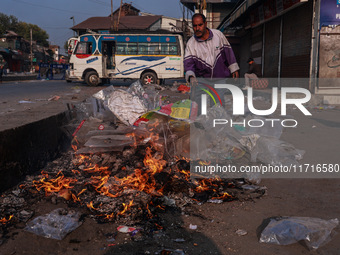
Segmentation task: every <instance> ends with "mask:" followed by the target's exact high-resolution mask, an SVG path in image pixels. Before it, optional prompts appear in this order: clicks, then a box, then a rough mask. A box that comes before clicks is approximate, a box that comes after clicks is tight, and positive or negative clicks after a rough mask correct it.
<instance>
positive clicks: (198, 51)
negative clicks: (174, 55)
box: [184, 13, 240, 83]
mask: <svg viewBox="0 0 340 255" xmlns="http://www.w3.org/2000/svg"><path fill="white" fill-rule="evenodd" d="M192 26H193V29H194V36H192V37H191V38H190V39H189V41H188V43H187V47H186V50H185V56H184V69H185V72H186V74H185V78H186V80H187V81H188V82H190V83H193V82H194V83H195V82H197V80H196V77H203V78H228V77H230V76H232V77H233V78H238V77H239V72H238V70H239V69H240V68H239V66H238V64H237V62H236V58H235V55H234V52H233V50H232V48H231V46H230V44H229V42H228V40H227V38H226V37H225V36H224V34H223V33H222V32H221V31H219V30H216V29H209V28H208V27H207V21H206V18H205V16H204V15H203V14H200V13H196V14H194V15H193V16H192Z"/></svg>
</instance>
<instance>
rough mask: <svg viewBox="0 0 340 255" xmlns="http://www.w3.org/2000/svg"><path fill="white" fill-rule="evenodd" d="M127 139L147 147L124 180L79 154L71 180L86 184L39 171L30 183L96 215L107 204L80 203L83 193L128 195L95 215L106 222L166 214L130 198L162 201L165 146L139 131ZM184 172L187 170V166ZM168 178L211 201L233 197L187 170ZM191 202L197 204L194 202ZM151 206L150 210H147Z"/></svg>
mask: <svg viewBox="0 0 340 255" xmlns="http://www.w3.org/2000/svg"><path fill="white" fill-rule="evenodd" d="M158 124H159V123H157V121H156V122H155V123H153V125H152V126H151V130H156V129H157V125H158ZM137 134H138V135H137ZM127 136H128V137H132V138H133V139H132V140H133V141H134V145H133V146H132V147H135V148H137V145H138V141H139V142H140V141H142V144H143V146H144V145H145V144H146V145H148V147H146V149H145V157H144V159H143V165H144V166H143V167H140V166H138V168H136V169H134V170H133V171H131V170H132V169H130V168H129V166H122V167H121V168H120V169H119V171H120V173H124V174H125V173H126V174H127V175H126V176H124V177H118V175H113V174H112V169H110V167H108V166H100V165H98V164H94V163H92V162H91V156H86V155H81V154H79V155H75V156H74V159H73V163H74V165H75V166H76V167H78V169H73V170H72V173H73V174H74V176H80V177H82V175H83V174H86V175H85V176H88V175H89V174H90V175H91V176H90V179H88V178H85V180H86V181H84V182H83V183H78V180H77V179H76V178H69V177H65V176H64V174H63V173H62V172H61V171H60V172H59V173H58V174H57V175H56V177H55V178H54V179H53V178H51V177H50V176H49V174H48V173H46V172H44V171H42V172H41V174H42V178H41V179H40V180H38V181H33V185H34V187H35V188H36V189H37V190H38V191H41V190H42V191H44V192H45V194H46V196H47V195H50V194H52V193H57V194H58V195H59V196H61V197H63V198H65V199H66V200H71V201H73V202H74V203H79V204H81V205H84V206H87V208H88V209H90V210H92V211H96V212H97V213H101V212H103V211H105V210H107V208H105V206H106V204H105V202H104V205H103V204H102V203H98V204H96V206H95V205H94V202H93V201H91V202H86V200H84V202H82V200H81V198H82V199H83V197H85V199H86V196H85V195H84V193H85V192H86V191H89V192H91V190H95V191H96V192H97V193H99V194H100V195H101V196H107V197H109V198H117V199H120V198H123V199H125V197H127V194H130V195H128V196H129V198H128V199H126V200H125V201H126V202H120V204H119V203H117V204H118V205H117V204H115V203H114V205H113V206H112V211H109V213H107V211H106V214H105V215H98V216H101V217H103V218H104V219H106V220H113V219H116V218H117V217H121V216H125V215H128V214H129V212H131V211H132V209H133V208H134V209H137V208H138V210H137V211H143V212H145V214H146V215H147V217H150V218H152V217H153V214H152V208H153V209H160V210H162V211H165V208H166V207H165V206H163V205H160V204H159V203H158V202H156V203H155V204H154V203H153V202H152V201H149V202H147V203H146V204H145V208H143V206H140V205H139V204H138V202H134V200H132V199H131V194H133V195H134V196H139V195H140V194H147V195H149V196H151V197H152V198H157V197H162V196H163V194H164V190H165V186H166V184H167V183H168V182H170V184H171V180H170V181H168V180H167V179H165V181H164V183H163V182H158V181H157V178H158V177H157V176H160V173H162V172H163V171H164V168H165V167H166V166H167V164H168V163H167V161H166V160H165V159H164V157H163V151H164V146H163V145H162V144H161V143H160V142H159V135H158V134H156V133H152V132H145V131H141V132H136V133H130V134H127ZM74 141H75V142H76V144H77V145H78V144H79V143H78V141H77V140H76V139H74ZM77 145H74V144H73V145H72V147H73V149H74V150H75V151H76V150H77ZM130 146H131V145H130ZM177 160H178V161H183V163H184V166H185V165H188V164H189V163H190V160H189V159H187V158H183V159H178V158H177ZM200 164H208V162H204V161H201V162H200ZM80 166H82V167H80ZM184 168H186V166H185V167H184ZM128 173H129V174H128ZM167 174H168V175H169V176H171V177H172V179H179V180H183V181H186V182H187V183H188V184H189V185H188V186H190V190H192V191H194V193H195V194H199V193H203V192H206V193H207V194H208V196H209V197H210V198H211V199H221V200H227V199H228V200H230V199H232V195H230V194H228V193H227V192H223V190H221V189H220V188H219V187H220V186H221V185H222V184H223V182H222V180H219V179H198V180H191V179H190V170H183V169H179V168H178V167H177V168H176V167H175V168H171V170H170V172H169V171H168V172H167ZM120 176H121V175H120ZM76 184H82V185H85V187H83V188H81V187H80V189H77V191H76V192H75V191H72V192H71V189H72V188H74V185H76ZM222 186H223V185H222ZM79 190H81V191H79ZM134 192H135V193H134ZM86 194H87V193H86ZM201 197H204V194H203V196H201ZM205 197H207V196H205ZM193 199H194V200H196V199H195V198H193ZM135 200H136V199H135ZM117 201H119V200H117ZM127 201H128V202H127ZM196 201H198V200H196ZM198 202H199V201H198ZM151 206H152V208H150V207H151ZM3 221H4V219H3Z"/></svg>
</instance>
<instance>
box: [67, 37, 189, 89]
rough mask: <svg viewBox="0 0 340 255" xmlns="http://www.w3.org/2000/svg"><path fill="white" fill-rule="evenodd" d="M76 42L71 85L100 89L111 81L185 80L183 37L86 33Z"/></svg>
mask: <svg viewBox="0 0 340 255" xmlns="http://www.w3.org/2000/svg"><path fill="white" fill-rule="evenodd" d="M74 42H75V43H76V45H75V47H74V49H73V50H72V53H71V56H70V61H69V62H70V67H69V69H68V71H67V75H66V81H68V82H71V81H73V80H77V81H85V82H86V83H87V84H88V85H89V86H97V85H99V84H101V83H109V81H110V80H111V79H140V80H141V82H142V84H143V85H147V84H153V83H158V84H159V82H160V81H162V80H164V79H176V78H183V77H184V66H183V58H184V45H183V38H182V36H181V35H180V34H160V33H154V34H152V33H150V32H148V33H147V34H143V33H139V34H131V33H122V34H84V35H81V36H79V37H78V38H77V40H72V43H74ZM70 48H72V47H70Z"/></svg>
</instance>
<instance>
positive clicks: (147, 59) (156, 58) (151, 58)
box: [120, 56, 165, 64]
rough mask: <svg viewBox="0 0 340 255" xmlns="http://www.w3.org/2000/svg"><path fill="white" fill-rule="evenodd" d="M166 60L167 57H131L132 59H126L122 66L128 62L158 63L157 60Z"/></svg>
mask: <svg viewBox="0 0 340 255" xmlns="http://www.w3.org/2000/svg"><path fill="white" fill-rule="evenodd" d="M164 58H165V57H154V56H141V57H130V58H126V59H124V60H123V61H121V62H120V64H121V63H124V62H126V61H129V60H142V61H156V60H161V59H164Z"/></svg>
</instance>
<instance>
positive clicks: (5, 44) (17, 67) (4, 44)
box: [0, 31, 30, 72]
mask: <svg viewBox="0 0 340 255" xmlns="http://www.w3.org/2000/svg"><path fill="white" fill-rule="evenodd" d="M29 53H30V43H29V42H28V41H26V40H25V39H23V37H22V36H20V35H18V34H16V33H15V32H13V31H6V34H4V35H3V36H0V55H1V56H2V57H1V59H2V62H3V64H4V65H5V66H6V68H7V69H9V71H11V72H23V71H28V70H29V64H30V63H29V61H28V59H29Z"/></svg>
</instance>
